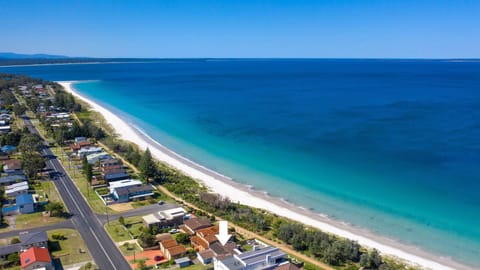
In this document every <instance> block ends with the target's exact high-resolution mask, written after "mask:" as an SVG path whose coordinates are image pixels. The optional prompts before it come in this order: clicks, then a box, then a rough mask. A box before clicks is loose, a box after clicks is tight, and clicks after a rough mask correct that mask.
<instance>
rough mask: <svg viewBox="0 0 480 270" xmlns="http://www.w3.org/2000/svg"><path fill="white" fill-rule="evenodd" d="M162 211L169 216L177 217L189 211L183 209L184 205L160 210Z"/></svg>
mask: <svg viewBox="0 0 480 270" xmlns="http://www.w3.org/2000/svg"><path fill="white" fill-rule="evenodd" d="M160 213H162V214H164V215H166V216H167V217H175V216H180V215H181V216H183V215H185V213H187V211H185V209H183V208H182V207H176V208H172V209H168V210H164V211H161V212H159V214H160Z"/></svg>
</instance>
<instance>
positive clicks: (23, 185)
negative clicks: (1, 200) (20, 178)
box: [5, 181, 28, 195]
mask: <svg viewBox="0 0 480 270" xmlns="http://www.w3.org/2000/svg"><path fill="white" fill-rule="evenodd" d="M23 190H28V182H26V181H24V182H20V183H15V184H12V185H9V186H6V187H5V194H7V195H8V194H11V193H16V192H19V191H23Z"/></svg>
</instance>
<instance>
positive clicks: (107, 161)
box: [100, 158, 122, 168]
mask: <svg viewBox="0 0 480 270" xmlns="http://www.w3.org/2000/svg"><path fill="white" fill-rule="evenodd" d="M109 166H118V168H122V163H120V161H119V160H118V159H115V158H109V159H103V160H101V161H100V167H101V168H103V167H109Z"/></svg>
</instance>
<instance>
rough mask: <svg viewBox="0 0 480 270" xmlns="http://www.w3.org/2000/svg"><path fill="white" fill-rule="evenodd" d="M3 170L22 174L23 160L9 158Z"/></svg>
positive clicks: (4, 162) (5, 161)
mask: <svg viewBox="0 0 480 270" xmlns="http://www.w3.org/2000/svg"><path fill="white" fill-rule="evenodd" d="M2 163H3V172H4V173H7V174H22V161H21V160H19V159H9V160H4V161H3V162H2Z"/></svg>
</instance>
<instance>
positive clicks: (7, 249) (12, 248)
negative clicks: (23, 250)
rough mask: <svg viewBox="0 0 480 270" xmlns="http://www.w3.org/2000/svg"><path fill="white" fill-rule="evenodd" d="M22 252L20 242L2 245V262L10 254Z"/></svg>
mask: <svg viewBox="0 0 480 270" xmlns="http://www.w3.org/2000/svg"><path fill="white" fill-rule="evenodd" d="M18 252H20V244H13V245H6V246H0V262H1V261H6V260H7V258H8V255H10V254H12V253H18Z"/></svg>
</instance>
